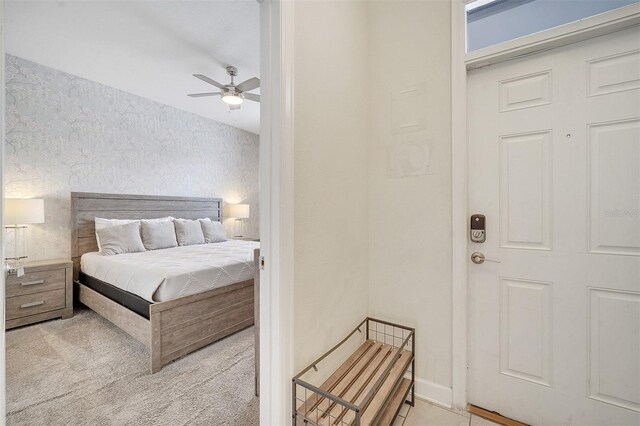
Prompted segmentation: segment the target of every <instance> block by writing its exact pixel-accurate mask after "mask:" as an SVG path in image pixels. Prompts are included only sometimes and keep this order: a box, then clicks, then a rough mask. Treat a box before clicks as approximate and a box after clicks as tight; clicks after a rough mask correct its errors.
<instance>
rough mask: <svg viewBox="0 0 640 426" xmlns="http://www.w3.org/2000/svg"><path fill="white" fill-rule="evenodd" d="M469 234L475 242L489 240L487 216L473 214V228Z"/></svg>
mask: <svg viewBox="0 0 640 426" xmlns="http://www.w3.org/2000/svg"><path fill="white" fill-rule="evenodd" d="M469 235H470V236H471V241H472V242H474V243H484V242H485V241H486V240H487V233H486V228H485V217H484V215H483V214H474V215H472V216H471V230H470V233H469Z"/></svg>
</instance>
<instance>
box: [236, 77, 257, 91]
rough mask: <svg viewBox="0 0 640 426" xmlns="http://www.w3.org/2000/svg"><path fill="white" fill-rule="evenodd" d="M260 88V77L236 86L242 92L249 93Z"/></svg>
mask: <svg viewBox="0 0 640 426" xmlns="http://www.w3.org/2000/svg"><path fill="white" fill-rule="evenodd" d="M258 87H260V79H259V78H258V77H253V78H250V79H249V80H247V81H243V82H242V83H240V84H238V85H237V86H236V88H237V89H238V90H240V91H241V92H248V91H249V90H253V89H257V88H258Z"/></svg>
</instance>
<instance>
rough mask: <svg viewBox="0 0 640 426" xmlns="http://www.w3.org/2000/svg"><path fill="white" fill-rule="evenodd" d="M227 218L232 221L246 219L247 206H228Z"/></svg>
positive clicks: (247, 214) (247, 216) (247, 213)
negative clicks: (232, 219)
mask: <svg viewBox="0 0 640 426" xmlns="http://www.w3.org/2000/svg"><path fill="white" fill-rule="evenodd" d="M229 217H231V218H234V219H248V218H249V204H230V205H229Z"/></svg>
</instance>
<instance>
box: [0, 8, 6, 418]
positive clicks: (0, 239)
mask: <svg viewBox="0 0 640 426" xmlns="http://www.w3.org/2000/svg"><path fill="white" fill-rule="evenodd" d="M4 55H5V49H4V0H0V82H1V83H0V84H1V86H2V90H0V108H1V109H2V111H0V135H1V136H2V140H1V142H0V230H1V231H2V232H0V259H1V261H2V265H3V267H2V268H1V269H2V273H0V297H2V301H1V302H0V419H1V420H2V423H3V424H4V422H5V419H6V418H7V403H6V401H7V398H6V396H7V391H6V389H7V388H6V382H7V381H6V376H7V374H6V366H5V347H6V345H5V329H4V312H5V309H4V301H5V298H4V281H5V273H4V271H5V270H6V269H5V267H4V265H5V263H4V257H5V254H4V249H5V248H4V244H5V241H4V236H5V233H4V158H5V156H4V145H5V143H4V141H5V115H6V110H7V108H6V105H5V81H4V78H5V77H4V74H5V72H4Z"/></svg>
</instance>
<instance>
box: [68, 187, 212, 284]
mask: <svg viewBox="0 0 640 426" xmlns="http://www.w3.org/2000/svg"><path fill="white" fill-rule="evenodd" d="M222 207H223V206H222V198H202V197H171V196H164V195H131V194H101V193H91V192H72V193H71V257H72V260H73V275H74V279H77V277H78V274H79V273H80V256H82V255H83V254H85V253H88V252H93V251H98V244H97V242H96V234H95V218H96V217H103V218H105V219H155V218H159V217H166V216H173V217H176V218H182V219H200V218H205V217H208V218H211V220H216V221H220V222H222V211H223V210H222Z"/></svg>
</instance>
